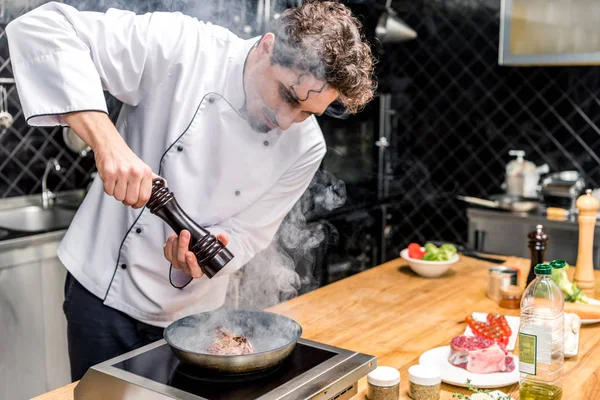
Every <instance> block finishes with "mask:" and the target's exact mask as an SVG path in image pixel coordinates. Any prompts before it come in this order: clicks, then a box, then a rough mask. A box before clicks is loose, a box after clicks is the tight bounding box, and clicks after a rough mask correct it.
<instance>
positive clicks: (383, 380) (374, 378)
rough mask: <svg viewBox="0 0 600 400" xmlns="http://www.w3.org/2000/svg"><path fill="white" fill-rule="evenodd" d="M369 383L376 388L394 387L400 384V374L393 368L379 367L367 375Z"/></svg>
mask: <svg viewBox="0 0 600 400" xmlns="http://www.w3.org/2000/svg"><path fill="white" fill-rule="evenodd" d="M367 382H369V383H370V384H371V385H375V386H382V387H389V386H394V385H397V384H399V383H400V372H399V371H398V370H397V369H396V368H392V367H377V368H375V369H374V370H373V371H371V373H369V375H367Z"/></svg>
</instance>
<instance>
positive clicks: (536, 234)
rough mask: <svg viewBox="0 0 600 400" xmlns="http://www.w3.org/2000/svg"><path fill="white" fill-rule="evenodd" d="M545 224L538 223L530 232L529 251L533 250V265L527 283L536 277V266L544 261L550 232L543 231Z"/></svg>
mask: <svg viewBox="0 0 600 400" xmlns="http://www.w3.org/2000/svg"><path fill="white" fill-rule="evenodd" d="M542 229H543V226H542V225H537V226H536V227H535V231H533V232H531V233H529V235H527V237H528V238H529V245H528V246H527V247H529V251H530V252H531V265H530V266H529V274H528V275H527V285H529V283H530V282H531V281H532V280H534V279H535V266H536V265H538V264H543V263H544V257H545V255H546V244H547V243H548V239H549V237H548V234H546V233H545V232H543V231H542Z"/></svg>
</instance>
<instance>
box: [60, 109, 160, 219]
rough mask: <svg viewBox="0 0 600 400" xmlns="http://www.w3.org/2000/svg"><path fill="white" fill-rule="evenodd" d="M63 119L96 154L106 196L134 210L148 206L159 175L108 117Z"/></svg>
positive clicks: (74, 115) (91, 114)
mask: <svg viewBox="0 0 600 400" xmlns="http://www.w3.org/2000/svg"><path fill="white" fill-rule="evenodd" d="M63 119H64V120H65V122H66V123H67V124H69V126H70V127H71V129H73V131H75V133H77V135H79V137H81V139H82V140H83V141H84V142H85V143H87V144H88V145H89V146H90V147H91V148H92V150H93V151H94V158H95V159H96V168H97V169H98V176H99V177H100V179H102V182H104V191H105V192H106V194H108V195H109V196H114V198H115V199H117V200H119V201H122V202H123V203H124V204H125V205H128V206H132V207H133V208H141V207H143V206H145V205H146V203H147V202H148V199H150V195H151V194H152V179H153V178H154V177H156V176H157V175H155V174H153V173H152V169H151V168H150V167H149V166H148V165H147V164H146V163H144V162H143V161H142V160H141V159H140V158H139V157H138V156H136V155H135V153H134V152H133V151H132V150H131V149H130V148H129V146H127V143H125V141H124V140H123V138H122V137H121V135H119V132H117V129H116V128H115V126H114V125H113V123H112V122H111V120H110V119H109V118H108V116H107V115H106V114H104V113H101V112H94V111H82V112H75V113H71V114H65V115H63Z"/></svg>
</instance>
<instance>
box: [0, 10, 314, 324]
mask: <svg viewBox="0 0 600 400" xmlns="http://www.w3.org/2000/svg"><path fill="white" fill-rule="evenodd" d="M6 31H7V35H8V41H9V49H10V55H11V58H12V66H13V71H14V75H15V79H16V85H17V90H18V93H19V97H20V100H21V103H22V106H23V111H24V113H25V116H26V118H27V120H28V122H29V124H31V125H34V126H54V125H65V122H64V120H63V119H62V118H61V117H60V114H64V113H68V112H72V111H81V110H99V111H104V112H106V102H105V98H104V95H103V90H107V91H108V92H110V93H111V94H112V95H114V96H115V97H116V98H118V99H119V100H121V101H122V102H123V103H124V105H123V109H122V111H121V114H120V115H119V118H118V121H117V123H116V127H117V129H118V131H119V132H120V134H121V135H123V137H124V139H125V140H126V142H127V144H128V145H129V146H130V147H131V149H132V150H133V151H134V152H135V153H136V154H137V155H138V156H139V157H140V158H141V159H142V160H144V162H146V163H147V164H148V165H149V166H150V167H151V168H152V170H153V171H154V172H156V173H158V174H159V175H161V176H163V177H164V178H165V179H166V180H167V182H168V184H169V187H170V189H171V191H172V192H173V193H174V194H175V196H176V198H177V201H178V202H179V203H180V205H181V206H182V208H183V209H184V210H185V211H186V213H187V214H188V215H190V217H191V218H192V219H194V220H195V221H196V222H197V223H199V224H200V225H202V226H205V227H207V229H209V230H210V231H211V232H212V233H213V234H217V233H220V232H223V233H225V234H227V235H228V237H229V245H228V248H229V249H230V250H231V252H232V253H233V254H234V256H235V258H234V259H233V260H232V261H231V262H230V263H229V264H228V265H227V266H226V267H225V268H224V269H223V270H222V271H220V272H219V273H218V274H217V275H216V276H215V277H214V278H212V279H208V278H207V277H206V276H203V277H202V278H199V279H194V280H192V282H191V283H189V284H188V285H187V286H184V287H183V288H177V287H175V286H182V285H181V283H177V282H181V278H182V276H181V275H182V274H183V273H182V272H181V271H179V270H175V269H170V264H169V262H168V261H167V260H166V259H165V257H164V255H163V244H164V243H165V241H166V239H167V237H168V235H169V234H170V233H171V232H172V230H171V228H170V227H169V226H168V225H167V224H166V223H165V222H164V221H163V220H161V219H160V218H159V217H157V216H156V215H153V214H151V213H150V212H149V210H148V209H146V208H144V209H142V210H140V209H138V210H135V209H133V208H131V207H127V206H125V205H123V204H122V203H121V202H119V201H117V200H115V199H114V198H113V197H110V196H108V195H106V194H105V193H104V188H103V183H102V181H101V180H100V179H99V178H96V180H95V181H94V183H93V185H92V186H91V188H90V191H89V193H88V195H87V196H86V198H85V200H84V202H83V204H82V205H81V207H80V208H79V210H78V212H77V214H76V216H75V218H74V220H73V222H72V223H71V226H70V227H69V229H68V231H67V232H66V235H65V237H64V239H63V241H62V243H61V245H60V247H59V250H58V256H59V258H60V260H61V261H62V262H63V264H64V265H65V266H66V268H67V269H68V270H69V271H70V272H71V274H73V276H74V277H75V278H76V279H77V280H78V281H79V282H80V283H81V284H82V285H83V286H84V287H85V288H86V289H88V290H89V291H90V292H92V293H93V294H94V295H96V296H98V297H99V298H101V299H102V300H103V302H104V304H105V305H107V306H110V307H113V308H115V309H117V310H120V311H122V312H124V313H126V314H128V315H130V316H132V317H134V318H136V319H138V320H140V321H142V322H146V323H149V324H152V325H156V326H163V327H164V326H166V325H168V324H169V323H170V322H172V321H174V320H176V319H179V318H182V317H184V316H187V315H190V314H194V313H197V312H202V311H209V310H213V309H215V308H218V307H220V306H222V305H223V303H224V301H225V294H226V290H227V286H228V282H229V275H230V274H231V273H232V272H234V271H236V270H237V269H239V268H240V267H241V266H243V265H244V264H245V263H246V262H248V261H249V260H250V259H251V258H252V257H253V256H254V255H255V254H257V253H258V252H260V251H261V250H262V249H264V248H266V247H267V246H268V245H269V243H270V242H271V240H272V238H273V236H274V235H275V233H276V231H277V229H278V227H279V225H280V223H281V221H282V220H283V218H284V217H285V215H286V214H287V213H288V212H289V210H290V209H291V208H292V207H293V205H294V203H295V202H296V201H297V200H298V199H299V198H300V196H301V195H302V193H303V192H304V191H305V190H306V188H307V186H308V185H309V183H310V181H311V179H312V177H313V175H314V173H315V172H316V170H317V168H318V166H319V165H320V162H321V160H322V158H323V157H324V155H325V142H324V140H323V135H322V133H321V130H320V129H319V126H318V124H317V122H316V120H315V118H314V117H311V118H309V119H307V120H306V121H304V122H302V123H299V124H294V125H293V126H292V127H291V128H290V129H288V130H286V131H285V132H283V131H281V130H280V129H275V130H272V131H270V132H268V133H266V134H260V133H257V132H255V131H253V130H252V129H251V128H250V127H249V125H248V124H247V123H246V122H245V120H244V119H243V118H242V117H241V116H240V115H239V113H238V110H239V109H240V108H241V107H242V105H243V104H244V101H245V95H244V90H243V69H244V64H245V60H246V57H247V55H248V53H249V51H250V49H251V47H252V46H253V45H254V44H256V42H257V41H258V38H254V39H251V40H243V39H241V38H238V37H237V36H235V35H234V34H233V33H231V32H230V31H228V30H226V29H224V28H221V27H218V26H215V25H212V24H210V23H203V22H200V21H198V20H196V19H195V18H191V17H188V16H185V15H183V14H181V13H159V12H156V13H149V14H145V15H135V14H134V13H132V12H128V11H122V10H116V9H110V10H108V11H107V12H106V13H97V12H80V11H78V10H76V9H75V8H73V7H70V6H68V5H64V4H60V3H47V4H45V5H43V6H41V7H39V8H37V9H35V10H33V11H31V12H29V13H27V14H25V15H24V16H22V17H20V18H18V19H16V20H14V21H13V22H11V23H10V24H9V25H8V26H7V28H6ZM170 271H171V273H170ZM185 278H187V280H189V277H187V276H185ZM170 279H171V280H172V281H171V282H170ZM175 281H177V282H175ZM186 282H187V281H186ZM184 283H185V282H184Z"/></svg>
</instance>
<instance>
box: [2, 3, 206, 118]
mask: <svg viewBox="0 0 600 400" xmlns="http://www.w3.org/2000/svg"><path fill="white" fill-rule="evenodd" d="M199 27H200V26H199V22H198V21H197V20H195V19H192V18H190V17H186V16H184V15H182V14H180V13H149V14H144V15H136V14H135V13H133V12H130V11H123V10H116V9H110V10H108V11H107V12H106V13H98V12H85V11H78V10H77V9H75V8H73V7H71V6H68V5H65V4H60V3H54V2H52V3H47V4H44V5H42V6H40V7H38V8H36V9H34V10H32V11H30V12H29V13H27V14H25V15H23V16H21V17H19V18H17V19H15V20H14V21H12V22H11V23H9V24H8V26H7V27H6V32H7V38H8V44H9V51H10V56H11V62H12V66H13V72H14V76H15V81H16V86H17V91H18V93H19V98H20V101H21V104H22V106H23V111H24V114H25V118H26V119H27V121H28V123H29V124H30V125H35V126H54V125H64V122H63V120H62V118H61V117H60V115H61V114H65V113H69V112H74V111H85V110H95V111H102V112H106V111H107V107H106V101H105V97H104V93H103V91H104V90H106V91H108V92H109V93H111V94H112V95H113V96H115V97H116V98H118V99H119V100H121V101H123V102H124V103H126V104H130V105H137V104H139V102H140V101H141V100H142V99H143V98H144V93H145V90H146V89H148V88H149V87H150V85H153V84H156V82H159V81H160V80H161V78H162V77H163V76H164V74H165V73H166V72H167V71H168V68H169V65H170V64H172V63H174V62H176V59H177V57H176V55H177V54H178V52H180V51H181V48H182V47H183V46H184V43H183V42H184V40H185V41H189V40H195V39H196V38H198V29H199ZM188 44H189V43H188Z"/></svg>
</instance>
